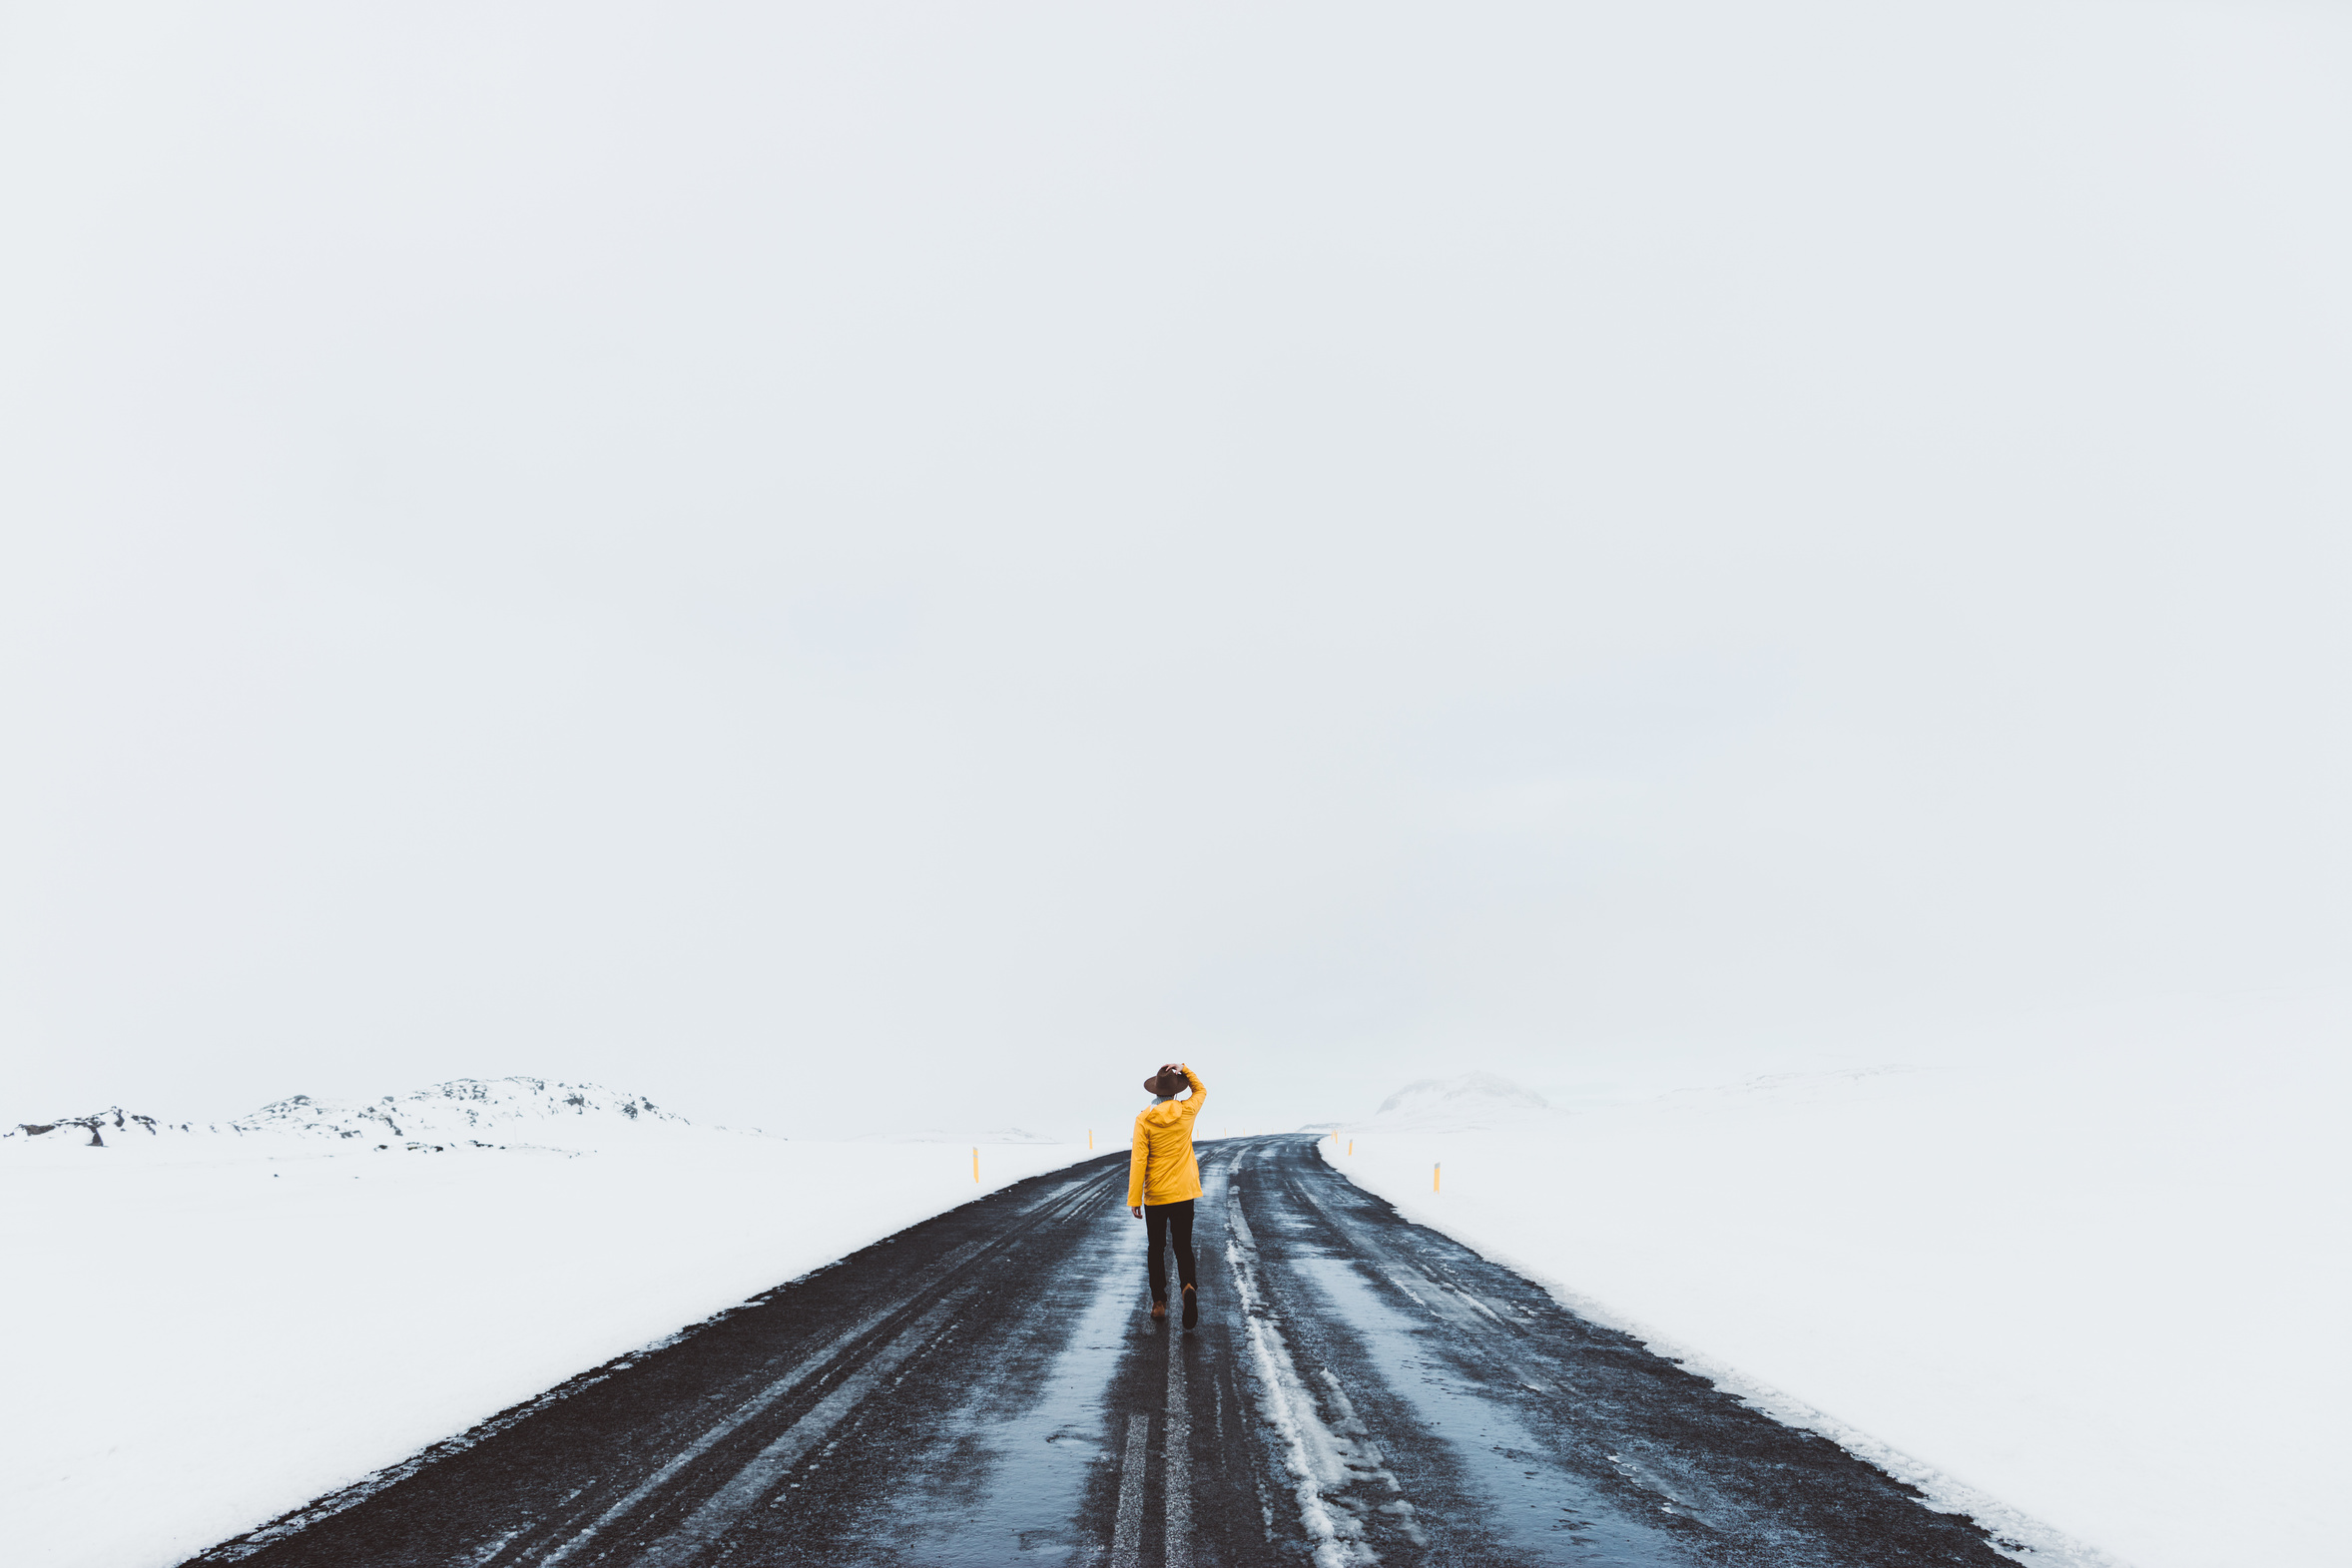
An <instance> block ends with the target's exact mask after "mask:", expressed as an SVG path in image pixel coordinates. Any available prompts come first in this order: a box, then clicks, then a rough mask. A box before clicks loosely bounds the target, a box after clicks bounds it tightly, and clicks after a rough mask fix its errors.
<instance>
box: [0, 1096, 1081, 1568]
mask: <svg viewBox="0 0 2352 1568" xmlns="http://www.w3.org/2000/svg"><path fill="white" fill-rule="evenodd" d="M343 1109H344V1111H345V1112H347V1111H348V1108H343ZM244 1120H247V1121H249V1122H250V1121H251V1120H252V1119H244ZM320 1120H331V1119H321V1118H313V1121H314V1122H315V1121H320ZM341 1120H342V1121H344V1122H346V1123H347V1122H349V1120H350V1118H349V1116H348V1115H347V1114H345V1115H344V1116H342V1117H341ZM445 1124H446V1118H444V1119H443V1122H442V1123H436V1124H432V1125H425V1124H422V1123H417V1124H411V1123H409V1122H403V1123H402V1124H401V1127H402V1132H403V1133H407V1134H413V1133H418V1132H419V1131H420V1130H421V1131H423V1132H424V1133H425V1134H426V1135H427V1136H428V1137H429V1136H433V1135H435V1131H436V1128H438V1129H439V1130H440V1133H441V1134H442V1135H445V1133H446V1125H445ZM364 1125H365V1126H367V1127H368V1128H370V1129H372V1128H373V1127H374V1126H375V1124H374V1123H373V1122H368V1123H366V1124H364ZM476 1130H477V1131H479V1132H480V1133H481V1134H482V1135H483V1136H484V1137H485V1138H488V1137H493V1136H503V1137H506V1138H510V1139H512V1140H514V1142H515V1143H516V1144H519V1142H520V1141H521V1139H522V1138H523V1137H524V1135H525V1133H526V1132H528V1133H530V1134H531V1135H533V1136H535V1138H536V1139H537V1140H538V1146H537V1147H528V1148H525V1147H518V1146H511V1145H510V1146H509V1147H506V1148H483V1147H475V1146H473V1145H471V1144H468V1143H458V1144H454V1145H451V1144H448V1143H444V1144H442V1145H441V1151H440V1152H438V1153H435V1152H432V1145H431V1144H430V1143H429V1142H427V1143H424V1144H421V1145H420V1146H419V1148H418V1149H416V1150H414V1151H411V1150H410V1149H409V1148H408V1147H406V1145H405V1143H403V1142H392V1141H391V1140H390V1139H389V1136H388V1135H385V1136H384V1137H381V1138H377V1137H368V1138H365V1139H362V1138H359V1137H353V1138H348V1139H346V1138H343V1137H341V1136H339V1135H338V1134H336V1133H334V1132H332V1131H325V1132H321V1131H320V1130H319V1129H318V1128H317V1127H315V1126H312V1127H310V1128H307V1129H305V1130H303V1131H298V1132H285V1133H271V1132H265V1133H261V1134H247V1135H243V1136H240V1135H237V1134H234V1133H227V1132H224V1133H218V1134H203V1133H192V1134H186V1135H181V1136H180V1137H178V1138H176V1139H175V1138H172V1137H169V1136H154V1135H148V1134H146V1133H144V1132H142V1131H136V1130H134V1131H126V1132H123V1133H116V1132H113V1131H112V1130H109V1131H108V1132H107V1133H106V1137H107V1139H108V1146H107V1147H105V1148H99V1149H94V1148H90V1147H87V1142H88V1140H87V1135H86V1134H84V1133H82V1132H80V1131H79V1130H78V1129H60V1131H59V1132H58V1133H55V1134H50V1135H47V1136H45V1137H42V1138H38V1139H34V1140H30V1141H29V1142H28V1141H27V1140H24V1139H22V1138H12V1139H8V1140H5V1141H0V1193H4V1194H5V1201H4V1203H0V1251H4V1252H5V1255H6V1256H7V1257H8V1258H9V1259H10V1260H11V1268H10V1275H11V1287H10V1289H9V1290H8V1291H7V1292H6V1293H5V1295H0V1386H5V1387H6V1388H7V1389H8V1392H9V1401H8V1402H9V1406H10V1409H11V1410H12V1412H14V1416H13V1418H12V1419H10V1420H8V1421H6V1422H5V1423H0V1518H4V1519H5V1520H6V1522H7V1529H6V1535H7V1540H8V1547H7V1558H8V1561H9V1562H10V1563H12V1564H17V1565H22V1568H160V1565H165V1564H171V1563H176V1562H178V1561H180V1560H181V1559H182V1558H184V1557H186V1556H187V1555H188V1554H189V1553H191V1552H194V1551H197V1550H199V1549H201V1548H203V1547H205V1546H208V1545H211V1544H212V1543H213V1542H215V1541H218V1540H221V1539H223V1538H224V1537H227V1536H230V1535H233V1534H236V1533H238V1532H239V1531H241V1530H244V1529H246V1528H248V1527H250V1526H252V1525H255V1524H258V1523H260V1522H262V1521H263V1520H266V1519H268V1518H271V1517H273V1516H275V1515H277V1514H279V1513H281V1512H283V1511H285V1510H286V1509H288V1508H291V1507H294V1506H295V1505H296V1504H299V1503H301V1502H303V1501H305V1500H307V1499H309V1498H311V1497H313V1496H316V1495H317V1494H319V1493H321V1492H324V1491H328V1490H331V1489H333V1488H335V1487H338V1486H341V1485H343V1484H344V1483H346V1482H349V1481H352V1480H355V1479H357V1478H358V1477H360V1476H362V1475H365V1474H366V1473H368V1472H370V1471H372V1470H375V1469H379V1468H381V1467H383V1466H385V1465H388V1464H392V1463H395V1462H397V1461H398V1460H400V1459H401V1458H403V1457H405V1456H406V1455H408V1454H410V1453H413V1452H414V1451H416V1450H417V1449H419V1448H422V1447H424V1446H425V1445H427V1444H429V1443H432V1442H434V1441H436V1440H438V1439H440V1438H443V1437H447V1436H449V1435H451V1434H453V1433H455V1432H458V1431H461V1430H463V1429H464V1428H465V1427H467V1426H469V1425H471V1424H473V1423H474V1422H476V1421H479V1420H481V1419H482V1418H484V1417H486V1416H489V1415H491V1414H494V1413H496V1412H497V1411H498V1410H500V1409H503V1408H505V1407H507V1406H509V1405H511V1404H514V1403H516V1402H518V1401H520V1400H524V1399H527V1398H529V1397H531V1396H532V1395H533V1394H536V1393H538V1392H539V1391H541V1390H542V1389H545V1388H547V1387H549V1386H551V1385H553V1384H555V1383H557V1382H560V1381H562V1380H563V1379H564V1378H566V1377H569V1376H571V1375H572V1374H573V1373H575V1372H578V1371H581V1370H583V1369H585V1368H587V1367H590V1366H594V1365H597V1364H598V1363H600V1362H602V1361H604V1360H607V1359H609V1358H611V1357H613V1356H615V1355H619V1354H622V1353H624V1352H626V1351H628V1350H630V1349H633V1348H635V1347H637V1346H640V1345H643V1344H646V1343H648V1342H649V1341H652V1340H656V1339H659V1338H662V1337H663V1336H665V1335H667V1334H669V1333H671V1332H673V1331H674V1330H676V1329H678V1328H679V1327H681V1326H683V1325H685V1324H687V1323H690V1322H693V1321H696V1320H697V1319H700V1318H702V1317H706V1316H708V1315H710V1314H711V1313H712V1312H714V1311H717V1310H720V1309H722V1308H724V1307H729V1306H731V1305H733V1304H735V1303H737V1302H740V1301H742V1300H744V1299H745V1298H746V1297H749V1296H752V1295H754V1294H756V1293H759V1292H761V1291H764V1290H766V1289H768V1288H770V1287H772V1286H775V1285H777V1284H780V1283H782V1282H783V1281H785V1280H788V1279H791V1278H793V1277H795V1276H797V1275H800V1274H804V1273H806V1272H808V1271H809V1270H811V1269H813V1268H816V1267H818V1266H819V1265H822V1264H825V1263H827V1262H830V1261H831V1260H833V1259H836V1258H839V1257H841V1256H843V1255H844V1254H846V1253H849V1252H852V1251H855V1250H856V1249H858V1248H859V1247H862V1246H864V1245H865V1244H867V1243H869V1242H872V1241H875V1240H877V1239H879V1238H881V1237H882V1236H886V1235H888V1234H889V1233H891V1232H893V1231H896V1230H899V1229H901V1228H903V1227H905V1226H907V1225H909V1224H912V1223H914V1222H915V1221H918V1220H921V1219H924V1218H925V1217H927V1216H929V1215H932V1214H936V1213H938V1212H940V1211H942V1210H945V1209H949V1208H952V1207H954V1206H955V1205H957V1204H959V1203H963V1202H967V1201H968V1200H970V1199H971V1198H973V1197H975V1196H977V1195H979V1194H981V1193H985V1192H989V1191H993V1190H994V1189H996V1188H998V1187H1001V1186H1003V1185H1005V1184H1007V1183H1009V1182H1012V1181H1015V1180H1018V1179H1020V1178H1023V1177H1027V1176H1032V1175H1035V1174H1037V1173H1039V1172H1041V1171H1046V1170H1051V1169H1053V1168H1055V1167H1058V1166H1061V1165H1065V1164H1068V1163H1069V1162H1070V1161H1072V1160H1075V1159H1081V1158H1083V1157H1084V1156H1085V1154H1086V1149H1085V1146H1084V1144H1082V1143H1080V1144H1076V1145H1069V1144H1021V1145H1006V1144H982V1145H981V1146H980V1149H979V1170H980V1180H979V1182H978V1183H976V1184H975V1183H974V1181H973V1179H972V1148H971V1143H970V1142H968V1141H965V1142H958V1143H952V1144H949V1143H928V1144H926V1143H899V1144H888V1143H875V1142H861V1143H808V1142H799V1141H795V1142H789V1143H788V1142H785V1141H784V1140H781V1139H773V1138H764V1137H759V1136H755V1135H749V1134H738V1133H728V1132H723V1131H713V1130H706V1129H701V1128H693V1127H687V1126H684V1125H683V1124H675V1123H670V1122H664V1121H660V1120H658V1119H656V1118H654V1117H639V1116H624V1115H619V1114H615V1113H613V1112H611V1111H610V1110H609V1108H608V1109H607V1112H606V1114H604V1115H602V1116H590V1117H582V1118H577V1119H575V1120H573V1121H571V1122H567V1123H563V1124H555V1123H551V1122H549V1121H548V1120H547V1119H545V1118H541V1119H539V1120H538V1121H537V1122H536V1123H527V1122H526V1121H525V1120H518V1119H515V1118H508V1119H506V1120H504V1121H501V1122H498V1123H497V1124H496V1125H494V1126H483V1127H480V1128H477V1129H476ZM379 1141H380V1142H388V1143H390V1147H388V1148H386V1149H383V1150H378V1149H377V1148H376V1147H375V1146H374V1145H375V1143H376V1142H379ZM564 1144H569V1145H572V1147H562V1146H561V1145H564ZM581 1145H589V1146H593V1147H589V1148H586V1149H583V1148H581V1147H579V1146H581Z"/></svg>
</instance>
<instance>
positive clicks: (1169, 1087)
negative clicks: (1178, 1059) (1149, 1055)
mask: <svg viewBox="0 0 2352 1568" xmlns="http://www.w3.org/2000/svg"><path fill="white" fill-rule="evenodd" d="M1143 1087H1144V1088H1146V1089H1148V1090H1150V1091H1151V1092H1152V1093H1153V1094H1162V1095H1167V1096H1170V1097H1171V1098H1173V1097H1174V1096H1175V1095H1176V1094H1177V1093H1178V1092H1179V1091H1181V1090H1182V1089H1183V1088H1184V1087H1185V1078H1184V1069H1183V1068H1181V1067H1179V1066H1177V1065H1176V1064H1175V1063H1174V1062H1168V1063H1166V1064H1164V1065H1163V1066H1162V1067H1161V1068H1160V1070H1159V1071H1158V1072H1156V1073H1154V1074H1152V1075H1151V1076H1150V1077H1149V1078H1146V1079H1145V1080H1144V1081H1143Z"/></svg>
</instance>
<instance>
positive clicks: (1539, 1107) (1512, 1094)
mask: <svg viewBox="0 0 2352 1568" xmlns="http://www.w3.org/2000/svg"><path fill="white" fill-rule="evenodd" d="M1549 1108H1550V1102H1549V1101H1547V1100H1545V1099H1544V1098H1543V1096H1541V1095H1539V1094H1537V1093H1536V1092H1535V1091H1534V1090H1532V1089H1529V1088H1526V1087H1524V1086H1522V1085H1520V1084H1514V1083H1512V1082H1511V1081H1510V1080H1509V1079H1507V1078H1503V1077H1499V1076H1497V1075H1496V1074H1493V1073H1464V1074H1463V1075H1462V1076H1460V1077H1459V1078H1423V1079H1420V1080H1418V1081H1416V1082H1414V1083H1409V1084H1407V1085H1406V1086H1405V1087H1404V1088H1402V1089H1400V1090H1398V1091H1397V1092H1396V1093H1395V1094H1393V1095H1390V1096H1389V1097H1388V1099H1386V1100H1384V1101H1382V1102H1381V1108H1380V1110H1379V1112H1378V1113H1377V1114H1376V1115H1375V1117H1374V1120H1373V1121H1372V1122H1369V1123H1366V1124H1364V1125H1366V1126H1379V1127H1388V1128H1394V1127H1424V1128H1430V1129H1433V1130H1434V1129H1437V1128H1441V1127H1444V1128H1472V1127H1482V1126H1485V1125H1487V1124H1489V1123H1492V1122H1496V1121H1517V1120H1520V1119H1521V1118H1523V1117H1524V1116H1525V1115H1526V1114H1527V1113H1528V1112H1531V1111H1533V1112H1540V1111H1545V1110H1548V1109H1549Z"/></svg>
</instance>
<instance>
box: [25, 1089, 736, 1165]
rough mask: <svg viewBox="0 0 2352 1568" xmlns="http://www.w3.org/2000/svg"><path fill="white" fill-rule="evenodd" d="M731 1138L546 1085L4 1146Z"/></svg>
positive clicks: (155, 1124) (119, 1122) (79, 1129)
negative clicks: (647, 1133) (665, 1135)
mask: <svg viewBox="0 0 2352 1568" xmlns="http://www.w3.org/2000/svg"><path fill="white" fill-rule="evenodd" d="M649 1128H653V1129H662V1130H668V1131H679V1132H683V1131H687V1130H690V1129H693V1130H699V1131H706V1132H726V1131H728V1130H729V1129H726V1128H711V1127H703V1128H700V1129H696V1124H694V1123H692V1122H689V1121H688V1120H687V1119H686V1118H685V1117H683V1116H680V1115H678V1114H676V1113H675V1112H671V1111H665V1110H663V1109H662V1108H661V1107H659V1106H657V1105H655V1104H654V1103H653V1102H652V1101H651V1100H648V1099H646V1098H645V1097H644V1096H643V1095H636V1094H625V1093H622V1092H621V1091H619V1090H615V1089H607V1088H604V1087H603V1086H601V1085H599V1084H567V1083H551V1082H549V1081H548V1080H546V1079H544V1078H491V1079H481V1078H453V1079H451V1080H450V1081H449V1082H447V1083H441V1084H434V1085H433V1086H432V1087H430V1088H428V1089H418V1090H415V1091H413V1092H411V1093H408V1094H402V1095H389V1094H387V1095H385V1096H383V1097H382V1098H381V1099H378V1100H320V1099H314V1098H312V1097H311V1096H309V1095H306V1094H297V1095H294V1096H293V1097H292V1098H290V1099H285V1100H278V1101H274V1102H273V1103H271V1104H269V1105H265V1106H263V1107H262V1108H261V1109H260V1110H258V1111H254V1112H252V1113H250V1114H248V1115H245V1116H240V1117H238V1118H236V1119H235V1120H233V1121H227V1122H170V1121H159V1120H158V1119H156V1118H155V1117H152V1116H142V1115H134V1114H130V1113H126V1112H125V1111H124V1110H123V1109H122V1108H121V1107H120V1106H112V1107H109V1108H108V1109H106V1110H104V1111H101V1112H98V1113H97V1114H95V1115H91V1116H72V1117H63V1118H60V1119H58V1120H56V1121H53V1122H20V1123H18V1124H17V1125H16V1126H15V1127H13V1128H11V1129H10V1130H9V1131H8V1132H6V1133H4V1134H0V1140H10V1139H12V1140H21V1141H24V1142H28V1143H30V1142H42V1143H67V1142H71V1143H76V1144H82V1145H84V1146H90V1147H98V1148H108V1147H114V1148H121V1147H124V1146H126V1145H129V1146H132V1147H141V1146H148V1145H149V1141H150V1140H154V1141H156V1142H157V1143H159V1144H170V1143H176V1142H180V1141H183V1140H188V1139H199V1140H215V1139H221V1138H234V1139H241V1140H242V1139H262V1140H269V1139H273V1138H286V1139H294V1140H329V1139H331V1140H333V1141H335V1142H338V1143H353V1144H358V1145H360V1146H363V1147H376V1146H382V1147H386V1148H401V1149H406V1148H412V1147H414V1148H445V1147H448V1146H450V1145H453V1144H478V1145H485V1146H492V1147H502V1146H505V1145H508V1144H528V1145H536V1146H541V1147H546V1148H561V1149H579V1148H596V1147H600V1146H602V1145H603V1144H605V1143H607V1142H609V1141H610V1140H611V1139H612V1138H613V1137H614V1136H615V1135H622V1136H626V1135H628V1134H629V1133H631V1132H632V1131H641V1130H644V1129H649Z"/></svg>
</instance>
